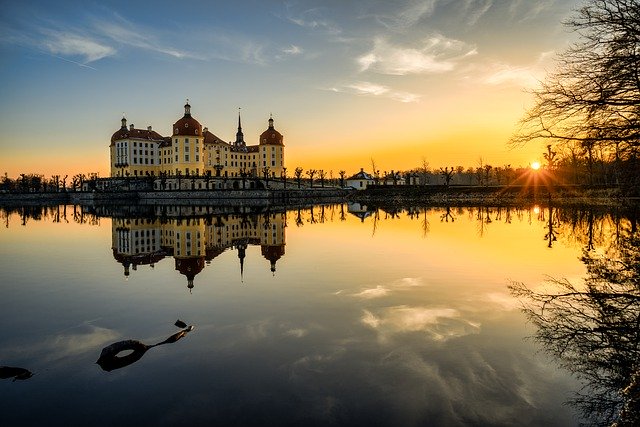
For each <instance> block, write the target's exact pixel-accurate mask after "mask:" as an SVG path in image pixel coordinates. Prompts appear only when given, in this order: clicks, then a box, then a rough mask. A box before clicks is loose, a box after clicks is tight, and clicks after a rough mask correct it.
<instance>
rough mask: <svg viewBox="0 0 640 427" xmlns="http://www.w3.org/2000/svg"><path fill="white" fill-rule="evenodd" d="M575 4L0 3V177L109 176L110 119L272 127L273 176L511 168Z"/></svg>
mask: <svg viewBox="0 0 640 427" xmlns="http://www.w3.org/2000/svg"><path fill="white" fill-rule="evenodd" d="M579 5H580V1H579V0H540V1H533V0H358V1H347V0H326V1H317V0H316V1H311V0H299V1H295V0H291V1H275V0H273V1H272V0H248V1H241V2H240V1H239V2H230V1H218V0H213V1H204V0H199V1H195V0H193V1H192V0H183V1H181V2H176V1H168V0H156V1H153V2H141V1H136V0H127V1H102V2H97V1H80V0H57V1H55V2H52V1H44V0H42V1H28V0H27V1H20V2H14V1H8V0H0V129H2V132H1V133H0V173H2V174H4V173H5V172H6V173H7V174H8V175H9V176H10V177H15V176H17V175H18V174H20V173H39V174H44V175H45V176H50V175H53V174H61V175H64V174H69V175H70V176H71V175H74V174H76V173H89V172H98V173H99V174H100V176H108V174H109V149H108V147H109V144H110V138H111V135H112V134H113V132H115V131H116V130H117V129H118V128H119V127H120V119H121V118H122V115H123V113H124V114H125V116H126V118H127V119H128V121H129V124H131V123H133V124H134V125H135V127H136V128H146V127H147V126H152V127H153V129H154V130H156V131H157V132H159V133H160V134H162V135H170V133H171V128H172V124H173V123H174V122H175V121H176V120H178V119H179V118H180V117H182V115H183V113H184V109H183V106H184V103H185V101H186V99H188V100H189V103H190V104H191V112H192V115H193V116H194V117H195V118H196V119H197V120H198V121H199V122H200V123H201V124H202V125H203V126H206V127H208V128H209V130H210V131H212V132H213V133H214V134H216V135H218V136H219V137H221V138H222V139H224V140H227V141H231V140H234V139H235V133H236V130H237V129H236V127H237V115H238V111H239V110H238V109H239V108H241V110H240V111H241V114H242V124H243V131H244V135H245V141H247V143H248V144H255V143H257V142H258V136H259V135H260V133H262V131H264V130H265V129H266V128H267V124H268V123H267V120H268V119H269V115H270V114H273V118H274V121H275V127H276V129H278V130H279V131H280V132H281V133H282V134H283V135H284V143H285V146H286V152H285V156H286V158H285V163H286V165H287V167H288V168H289V169H290V170H293V169H295V168H296V167H298V166H300V167H303V168H305V169H310V168H314V169H324V170H325V171H332V172H333V175H334V176H337V175H338V171H340V170H345V171H347V173H351V172H356V171H358V170H359V169H360V168H364V169H365V170H371V166H372V160H373V161H374V162H375V164H376V168H377V169H379V170H380V171H390V170H409V169H412V168H415V167H418V166H420V165H422V163H423V161H426V162H428V164H429V166H430V167H431V168H435V169H437V168H439V167H444V166H458V165H462V166H465V167H469V166H474V167H475V166H478V164H479V162H480V161H481V159H482V162H484V163H485V164H486V163H488V164H491V165H494V166H503V165H507V164H510V165H512V166H514V167H516V166H527V165H529V164H530V163H531V162H533V161H535V160H537V159H539V158H540V157H541V153H542V151H543V146H542V145H543V144H542V143H531V144H529V145H527V146H525V147H521V148H515V149H514V148H510V147H509V146H508V144H507V143H508V140H509V137H510V136H511V135H512V134H513V133H514V132H515V131H516V130H517V123H518V120H519V119H520V118H521V117H522V116H523V114H524V113H525V111H526V109H527V107H528V106H530V105H531V103H532V96H531V94H530V90H531V89H534V88H535V87H536V86H537V85H538V84H539V82H540V81H541V80H543V79H544V76H545V75H546V73H548V72H551V71H553V70H554V67H555V59H556V55H557V53H559V52H562V51H563V50H564V49H566V48H567V47H568V46H569V44H570V43H571V41H572V40H573V39H574V38H575V35H574V34H572V33H571V32H570V31H569V30H567V29H566V28H565V27H563V25H562V21H563V20H564V19H566V18H567V17H569V16H570V15H571V13H572V12H573V10H575V9H576V8H577V7H578V6H579Z"/></svg>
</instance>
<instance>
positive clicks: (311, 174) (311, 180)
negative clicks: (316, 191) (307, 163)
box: [307, 169, 317, 187]
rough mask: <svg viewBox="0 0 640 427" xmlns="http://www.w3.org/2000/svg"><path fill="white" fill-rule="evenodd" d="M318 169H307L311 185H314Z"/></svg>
mask: <svg viewBox="0 0 640 427" xmlns="http://www.w3.org/2000/svg"><path fill="white" fill-rule="evenodd" d="M316 172H317V171H316V170H315V169H309V170H308V171H307V176H308V177H309V186H310V187H313V177H314V176H315V175H316Z"/></svg>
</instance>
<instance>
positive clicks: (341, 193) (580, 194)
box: [0, 186, 640, 207]
mask: <svg viewBox="0 0 640 427" xmlns="http://www.w3.org/2000/svg"><path fill="white" fill-rule="evenodd" d="M315 201H317V202H318V203H326V202H327V201H331V202H335V203H340V202H347V203H348V202H356V203H361V204H381V205H397V206H399V205H406V204H414V203H419V204H432V205H450V206H465V205H492V206H500V205H522V204H531V203H534V204H547V203H549V202H553V204H554V205H564V206H583V205H584V206H586V205H591V206H594V205H595V206H609V207H622V206H630V205H638V204H640V198H638V197H624V196H623V195H621V194H620V191H619V189H617V188H593V187H562V188H556V189H552V190H551V191H550V189H548V188H523V187H514V186H494V187H477V186H451V187H444V186H372V187H371V188H368V189H366V190H362V191H356V190H352V189H340V188H335V187H324V188H322V187H318V188H302V189H298V188H293V189H286V190H284V189H267V190H165V191H129V192H89V191H75V192H71V191H70V192H58V193H4V194H0V206H16V205H22V204H25V205H56V204H77V205H111V204H116V205H126V204H130V205H152V206H153V205H158V206H163V205H187V206H193V205H265V206H267V205H272V204H278V205H281V204H289V203H293V204H296V203H299V202H307V203H313V202H315Z"/></svg>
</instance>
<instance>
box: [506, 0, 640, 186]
mask: <svg viewBox="0 0 640 427" xmlns="http://www.w3.org/2000/svg"><path fill="white" fill-rule="evenodd" d="M565 25H566V26H567V27H568V28H570V29H572V30H573V31H575V32H576V33H577V34H578V37H579V41H578V42H577V43H575V44H573V45H572V46H571V47H570V48H569V49H567V50H566V51H565V52H563V53H562V54H561V55H560V56H559V58H558V70H557V71H555V72H554V73H552V74H550V75H548V76H547V78H546V80H545V81H544V82H543V83H542V84H541V86H540V88H539V89H537V90H535V91H534V92H533V95H534V99H535V105H534V107H533V108H532V109H530V110H529V111H528V112H527V113H526V115H525V116H524V117H523V119H522V120H521V122H520V129H519V131H518V132H517V134H516V135H515V136H514V137H512V139H511V144H514V145H521V144H525V143H527V142H529V141H532V140H537V139H549V140H552V141H556V142H557V143H558V144H561V145H568V144H572V143H577V144H578V145H579V146H581V147H582V149H583V156H587V158H588V161H589V165H590V166H589V167H590V177H592V170H591V168H592V161H593V151H594V150H595V149H596V148H598V147H600V148H602V149H603V150H605V151H607V152H611V153H614V152H615V154H614V155H615V156H616V158H617V159H618V160H620V159H624V163H622V162H617V167H622V166H623V165H626V166H624V167H625V171H626V172H625V177H626V181H628V185H627V188H628V189H629V190H630V191H636V192H637V191H638V190H637V183H638V182H639V181H640V177H639V175H640V174H638V173H637V172H638V167H639V165H638V157H639V153H638V149H639V147H640V78H639V77H638V76H639V75H640V41H639V40H640V2H638V1H637V0H588V1H587V2H586V3H585V5H584V6H583V7H582V8H580V9H579V10H578V11H577V12H576V14H575V16H574V17H572V18H571V19H570V20H568V21H567V22H565Z"/></svg>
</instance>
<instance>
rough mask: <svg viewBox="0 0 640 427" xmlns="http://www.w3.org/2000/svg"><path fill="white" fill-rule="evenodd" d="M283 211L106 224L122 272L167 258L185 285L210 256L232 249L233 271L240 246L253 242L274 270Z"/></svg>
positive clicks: (280, 242)
mask: <svg viewBox="0 0 640 427" xmlns="http://www.w3.org/2000/svg"><path fill="white" fill-rule="evenodd" d="M285 230H286V213H284V212H278V213H266V214H260V215H248V216H247V215H225V216H224V217H213V218H208V220H207V219H205V217H191V218H180V219H177V218H176V219H170V220H168V221H161V220H160V219H152V220H151V219H123V218H114V219H113V222H112V234H111V241H112V251H113V256H114V258H115V259H116V260H117V261H118V262H120V263H122V264H123V266H124V269H125V276H129V274H130V268H133V270H135V269H136V268H137V266H139V265H149V264H153V263H156V262H159V261H160V260H162V259H164V258H165V257H167V256H172V257H173V258H174V261H175V264H176V270H178V271H180V273H182V274H184V275H185V276H187V282H188V284H189V286H190V287H192V286H193V279H194V277H195V275H197V274H198V273H199V272H200V271H201V270H202V269H203V268H205V265H206V264H207V263H208V262H210V261H211V260H212V259H213V258H215V257H216V256H218V255H219V254H221V253H222V252H224V251H226V250H227V249H236V250H237V251H238V258H239V263H240V267H239V271H240V272H241V271H242V264H243V260H244V256H245V250H246V249H247V247H248V246H251V245H257V246H260V248H261V253H262V256H263V257H264V258H265V259H266V260H268V261H269V262H270V269H271V271H272V272H275V265H276V261H277V260H278V259H279V258H280V257H282V256H283V255H284V248H285V237H286V236H285Z"/></svg>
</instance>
